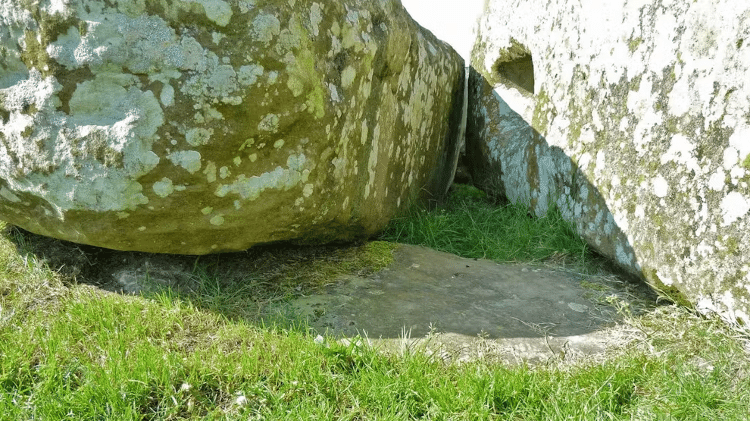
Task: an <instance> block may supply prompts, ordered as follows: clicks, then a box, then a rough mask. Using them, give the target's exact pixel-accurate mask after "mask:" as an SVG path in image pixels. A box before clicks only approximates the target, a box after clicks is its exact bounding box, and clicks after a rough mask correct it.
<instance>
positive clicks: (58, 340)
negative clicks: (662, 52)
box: [0, 198, 750, 420]
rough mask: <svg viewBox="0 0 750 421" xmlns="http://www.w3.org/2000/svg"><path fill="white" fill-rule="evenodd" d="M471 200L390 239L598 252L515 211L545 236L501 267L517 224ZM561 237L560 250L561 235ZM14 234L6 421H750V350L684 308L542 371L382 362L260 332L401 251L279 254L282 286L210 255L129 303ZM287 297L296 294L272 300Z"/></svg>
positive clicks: (2, 283) (344, 347)
mask: <svg viewBox="0 0 750 421" xmlns="http://www.w3.org/2000/svg"><path fill="white" fill-rule="evenodd" d="M454 199H455V198H454ZM462 201H463V203H461V202H460V201H454V202H453V203H452V204H449V207H447V208H445V209H439V210H437V211H434V212H418V213H416V216H413V217H412V218H411V219H408V220H401V221H399V222H397V223H396V224H395V225H394V226H393V227H392V228H391V231H389V234H388V235H389V236H393V235H396V234H395V233H403V232H406V230H408V229H411V228H410V227H412V226H417V225H418V224H423V223H424V222H420V221H421V220H422V219H424V220H428V219H429V220H433V222H432V223H433V224H437V225H439V224H443V223H444V222H440V221H444V220H445V219H451V218H453V217H454V216H455V215H459V216H461V215H463V216H462V217H463V218H465V219H466V218H469V217H470V218H471V220H472V222H465V223H462V224H458V226H456V223H455V222H453V223H452V224H454V225H452V226H453V227H452V228H450V229H448V230H447V231H446V230H445V229H442V228H441V229H440V230H437V228H436V230H435V231H434V232H432V233H428V234H425V235H426V236H427V237H430V236H432V237H433V238H434V239H435V240H436V241H438V239H437V237H439V236H442V237H447V238H445V239H443V240H441V241H443V243H444V244H445V245H446V247H449V246H452V247H455V250H459V251H462V250H463V251H462V253H464V252H465V251H466V250H474V251H475V253H477V254H476V255H475V256H477V257H481V256H487V257H490V258H494V259H497V260H512V261H517V260H524V259H531V260H535V261H539V260H544V259H549V258H550V257H552V258H554V256H555V253H556V252H557V253H561V254H564V255H565V256H573V257H574V258H576V259H577V258H578V257H577V256H580V255H581V254H584V253H586V249H585V247H580V246H576V245H575V242H574V241H572V240H570V239H569V238H568V239H564V238H563V239H560V238H558V239H556V240H549V238H545V237H554V236H555V235H557V234H554V232H557V230H561V229H562V228H560V226H559V224H557V223H551V222H550V221H551V220H547V221H544V222H543V223H542V222H538V221H537V222H535V221H534V220H532V219H530V218H528V217H526V216H525V214H523V213H522V212H521V211H520V210H518V209H515V208H503V209H504V210H503V211H504V212H508V211H510V212H511V213H513V212H515V213H516V214H517V215H521V216H522V217H523V218H521V217H517V219H511V220H515V221H516V222H515V224H516V225H517V228H519V227H525V226H526V225H525V224H526V223H527V221H526V219H525V218H528V219H529V222H528V224H529V225H528V227H531V228H528V229H529V230H536V229H539V230H540V231H535V233H534V234H528V233H527V234H528V235H526V236H525V239H524V240H522V241H520V242H519V243H514V241H511V240H509V241H508V242H509V243H514V244H516V245H515V246H513V247H510V248H508V249H509V250H511V251H513V250H515V251H513V253H511V254H506V255H495V254H491V253H493V250H492V249H493V244H495V245H498V244H500V243H502V242H501V241H499V240H498V239H495V240H492V239H491V238H489V237H491V235H490V234H489V233H488V232H487V231H488V229H489V228H490V227H489V225H490V224H491V223H490V221H491V220H493V219H491V218H502V216H499V215H497V214H495V212H494V211H493V209H492V206H490V205H489V204H486V202H483V201H482V200H474V199H472V200H470V201H468V203H467V201H466V200H462ZM498 212H499V211H498ZM553 217H554V215H553ZM521 219H522V221H519V220H521ZM475 223H476V225H474V224H475ZM446 224H448V225H449V226H451V225H450V224H449V223H447V222H446ZM535 224H541V228H539V227H537V226H536V225H535ZM555 224H557V226H556V227H554V228H552V229H551V231H547V235H545V234H544V227H545V226H547V227H549V226H553V225H555ZM1 225H2V223H0V229H2V226H1ZM427 225H428V226H429V223H427ZM472 226H474V227H476V228H475V230H476V231H479V232H470V231H471V230H470V229H469V228H470V227H472ZM562 230H563V232H564V229H562ZM3 232H4V235H3V236H1V237H0V420H26V419H34V420H180V419H215V420H248V419H274V420H275V419H280V420H284V419H289V420H307V419H336V420H416V419H426V420H485V419H488V420H746V419H750V415H749V413H748V408H750V358H748V356H749V354H748V351H750V349H749V348H748V340H747V336H746V335H742V334H740V333H738V332H737V331H735V330H733V329H731V328H730V327H728V326H726V325H725V324H723V323H721V322H720V321H718V320H714V319H711V318H706V317H702V316H699V315H696V314H695V313H693V312H691V311H690V310H688V309H685V308H682V307H679V306H661V307H658V308H656V309H655V310H652V311H650V312H648V313H646V314H643V315H640V316H637V317H636V316H632V315H631V316H629V317H627V318H626V322H625V330H626V331H628V332H629V335H630V336H629V338H630V339H629V340H628V341H625V342H623V343H622V344H620V345H613V348H612V349H611V350H610V351H609V352H608V353H607V354H605V355H603V356H599V357H596V358H591V359H584V360H579V361H577V362H575V363H567V362H565V361H551V362H549V363H548V364H545V365H540V366H534V367H530V366H504V365H499V364H490V363H487V362H483V361H474V362H469V363H464V364H446V363H444V362H443V361H442V360H441V359H435V358H430V357H429V356H427V355H425V354H423V353H420V352H417V351H405V352H403V353H400V354H383V353H380V352H377V351H375V350H373V349H370V348H368V347H366V346H361V345H357V343H358V341H357V340H354V341H351V342H349V344H343V343H340V342H337V341H335V340H333V339H332V338H324V340H323V341H322V343H321V341H320V340H319V339H318V338H316V336H317V335H316V334H315V333H312V332H310V331H309V330H307V329H306V328H305V326H303V325H297V326H283V325H266V324H263V323H260V322H258V319H257V318H254V317H253V312H255V311H258V310H259V308H260V307H259V306H258V305H257V302H256V301H264V302H265V301H269V300H272V299H273V297H274V296H278V297H281V298H280V299H283V296H284V295H286V294H293V293H294V291H295V290H296V287H294V284H295V282H296V283H298V284H300V285H301V284H304V282H305V280H304V279H302V278H307V277H311V278H313V281H310V285H307V286H305V288H308V287H309V288H313V287H314V286H315V285H321V284H324V283H325V279H326V277H327V276H330V275H332V274H333V275H335V274H338V273H344V272H352V271H355V272H357V271H361V270H372V269H374V268H378V267H382V266H383V265H386V264H387V261H388V255H389V251H390V250H392V246H390V245H388V244H387V243H382V242H380V243H370V244H371V245H365V246H362V247H369V248H370V249H368V250H365V252H364V253H361V252H362V250H360V253H356V255H355V256H352V255H348V254H347V253H349V252H347V251H346V250H343V249H342V250H339V251H333V252H330V253H329V252H325V253H323V252H321V253H322V254H318V255H316V256H317V257H316V258H318V257H320V258H323V257H325V258H324V263H325V264H324V265H323V268H324V269H312V268H311V266H309V265H308V263H309V262H307V261H306V260H305V259H304V258H302V257H300V255H298V253H299V251H294V252H293V253H292V254H291V255H285V257H278V254H283V253H281V251H279V252H278V253H274V255H275V256H276V257H274V258H275V259H276V260H272V261H271V262H272V263H273V264H274V265H277V266H278V267H279V269H278V270H276V271H272V270H271V269H269V267H268V266H265V265H261V264H260V263H259V267H258V275H257V276H255V277H253V278H242V279H239V278H231V276H232V273H231V271H228V270H227V271H224V270H222V265H223V264H225V263H226V262H222V261H221V260H220V257H206V258H201V259H199V260H197V261H195V264H194V266H193V268H192V272H191V276H193V277H194V279H192V282H191V285H192V286H191V289H190V290H189V291H187V292H180V291H177V290H174V289H171V288H169V287H164V288H161V289H154V290H150V291H149V292H148V293H145V294H143V295H122V294H115V293H111V292H106V291H104V290H102V289H101V288H98V287H96V286H92V285H89V284H85V283H81V282H77V281H76V277H75V276H73V275H71V274H70V273H67V272H65V271H64V270H58V265H55V264H52V267H54V268H55V269H56V270H52V269H50V265H51V263H50V262H51V261H50V260H49V259H44V258H42V257H40V256H39V254H38V253H35V252H34V250H33V249H34V247H35V246H34V244H32V243H31V242H30V241H31V240H29V238H30V237H27V236H24V235H22V234H19V233H17V232H14V231H10V230H7V229H5V230H3ZM451 232H454V233H456V235H453V234H450V233H451ZM441 233H442V234H441ZM521 234H523V233H521ZM398 235H401V234H398ZM465 235H470V236H471V237H470V238H475V239H477V238H485V237H486V239H485V241H486V244H485V245H482V246H481V247H476V248H474V247H471V246H470V244H468V240H466V239H464V238H463V236H465ZM493 235H500V234H493ZM519 235H520V234H519ZM487 236H488V237H487ZM388 238H392V237H388ZM451 238H452V239H451ZM563 240H564V241H563ZM548 241H552V242H548ZM568 241H572V242H571V243H570V244H571V245H568V246H564V247H563V246H560V244H563V245H564V244H568V243H567V242H568ZM428 244H432V243H428ZM523 244H526V246H523ZM524 247H526V248H524ZM554 247H562V249H557V250H555V249H554ZM534 248H541V250H532V249H534ZM263 253H270V251H264V252H263ZM295 253H297V254H295ZM295 256H296V257H295ZM357 256H364V257H361V258H360V257H357ZM502 256H505V257H502ZM267 258H270V257H269V256H268V255H266V254H261V255H260V256H259V261H263V262H265V261H266V260H265V259H267ZM217 259H218V260H217ZM336 262H339V263H341V265H336V264H335V263H336ZM329 265H333V266H336V267H335V268H330V267H329ZM368 268H369V269H368ZM329 271H331V272H329ZM342 271H343V272H342ZM72 273H74V274H75V273H78V272H76V271H74V272H72ZM326 274H328V275H326ZM77 276H81V275H80V274H78V275H77ZM240 281H242V282H240ZM277 281H278V282H279V283H280V284H281V285H282V286H281V287H279V288H277V289H274V288H271V287H270V286H269V285H270V283H271V282H277Z"/></svg>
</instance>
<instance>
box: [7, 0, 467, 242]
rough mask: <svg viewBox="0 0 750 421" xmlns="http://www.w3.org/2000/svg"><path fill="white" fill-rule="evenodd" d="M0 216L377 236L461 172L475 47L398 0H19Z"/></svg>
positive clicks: (282, 236) (106, 225) (165, 229)
mask: <svg viewBox="0 0 750 421" xmlns="http://www.w3.org/2000/svg"><path fill="white" fill-rule="evenodd" d="M0 21H2V22H3V24H2V25H1V26H0V57H1V59H0V218H2V219H4V220H6V221H8V222H10V223H12V224H15V225H18V226H20V227H23V228H25V229H28V230H30V231H33V232H36V233H39V234H43V235H47V236H51V237H55V238H60V239H65V240H71V241H75V242H79V243H85V244H91V245H96V246H102V247H108V248H113V249H120V250H139V251H148V252H160V253H183V254H205V253H212V252H220V251H230V250H242V249H246V248H247V247H249V246H251V245H253V244H257V243H267V242H273V241H279V240H299V241H302V242H326V241H330V240H347V239H352V238H355V237H363V236H367V235H370V234H372V233H374V232H376V231H378V230H379V229H381V228H382V227H383V226H384V225H385V224H386V223H387V222H388V220H389V219H390V218H391V217H392V216H393V215H394V214H395V213H396V212H397V211H398V210H399V209H400V208H402V207H404V206H406V205H407V204H410V203H411V202H413V201H414V200H416V199H418V197H419V196H420V195H423V194H424V193H425V192H426V193H427V195H433V196H435V197H439V196H441V195H442V194H444V193H445V191H446V190H447V188H448V186H449V184H450V181H451V179H452V176H453V171H454V170H455V165H456V160H457V153H458V151H457V148H458V143H459V139H458V131H459V125H460V118H461V109H462V104H463V102H462V98H461V97H462V92H463V83H464V82H463V81H464V78H463V72H464V70H463V69H464V67H463V60H462V59H461V58H460V56H459V55H458V54H457V53H456V52H455V51H453V49H452V48H450V47H449V46H448V45H447V44H445V43H443V42H441V41H439V40H437V39H436V38H435V37H433V36H432V34H431V33H429V32H428V31H425V30H423V29H422V28H421V27H419V26H418V25H417V24H416V23H415V22H414V21H413V20H412V19H411V18H410V17H409V15H408V14H407V13H406V12H405V11H404V9H403V8H402V6H401V4H400V3H399V2H398V1H395V0H388V1H379V2H361V1H355V0H344V1H328V0H326V1H322V0H321V1H302V0H290V1H283V2H280V1H265V0H250V1H238V0H235V1H222V0H197V1H181V2H164V1H155V2H151V1H148V2H147V1H142V0H125V1H118V2H109V1H96V0H74V1H66V2H60V1H41V2H3V7H0Z"/></svg>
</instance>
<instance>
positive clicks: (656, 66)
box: [467, 0, 750, 324]
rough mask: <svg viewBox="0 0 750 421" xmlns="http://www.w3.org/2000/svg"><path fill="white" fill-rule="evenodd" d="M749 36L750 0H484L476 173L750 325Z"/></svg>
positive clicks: (682, 296) (681, 295) (476, 85)
mask: <svg viewBox="0 0 750 421" xmlns="http://www.w3.org/2000/svg"><path fill="white" fill-rule="evenodd" d="M518 10H523V11H524V18H523V19H519V18H518ZM748 40H750V5H749V4H748V3H747V2H736V1H733V0H718V1H716V0H696V1H670V2H666V1H658V0H643V1H631V0H616V1H607V2H600V1H594V0H590V1H582V2H571V1H565V0H555V1H547V0H544V1H537V0H522V1H515V2H508V1H490V2H489V3H488V7H487V9H486V11H485V13H484V15H483V17H482V18H481V19H480V23H479V35H478V38H477V41H476V44H475V48H474V51H473V54H472V67H473V69H474V70H473V71H472V74H471V77H470V82H469V96H470V99H469V104H470V105H469V107H470V109H469V119H468V123H467V153H468V154H469V155H470V158H471V160H472V161H473V167H472V168H474V170H475V173H474V174H473V175H474V178H475V180H476V181H478V182H479V183H481V184H483V185H484V186H485V187H487V188H490V189H494V190H495V191H496V192H497V193H500V194H504V195H506V196H507V197H508V199H509V200H510V201H512V202H514V203H515V202H520V203H525V204H527V205H528V206H529V208H530V209H531V210H533V211H534V212H535V213H536V214H537V215H543V214H545V213H546V211H547V208H548V207H549V206H550V205H551V204H555V205H556V206H557V207H558V208H559V209H560V210H561V211H562V213H563V215H564V217H565V218H566V219H567V220H569V221H571V222H573V223H575V224H576V226H577V229H578V231H579V233H580V234H581V235H582V236H583V237H584V238H586V239H587V241H588V242H589V244H591V245H592V247H594V248H595V249H596V250H598V251H599V252H600V253H602V254H604V255H606V256H608V257H610V258H612V259H613V260H615V261H616V262H618V263H619V265H620V266H621V267H623V268H624V269H626V270H628V271H629V272H631V273H633V274H635V275H637V276H640V277H641V278H643V279H645V280H647V281H648V282H649V283H650V284H652V285H653V286H655V287H657V288H658V289H659V290H661V291H663V292H665V293H668V294H669V295H671V296H672V297H673V298H674V299H676V300H677V301H679V302H681V303H684V304H688V303H691V304H694V305H697V307H698V308H699V309H701V310H703V311H707V312H717V313H719V314H721V315H723V316H724V317H725V318H726V319H727V320H729V321H730V322H739V323H744V324H747V323H750V255H748V253H746V252H745V250H750V78H749V77H748V75H749V74H750V42H748Z"/></svg>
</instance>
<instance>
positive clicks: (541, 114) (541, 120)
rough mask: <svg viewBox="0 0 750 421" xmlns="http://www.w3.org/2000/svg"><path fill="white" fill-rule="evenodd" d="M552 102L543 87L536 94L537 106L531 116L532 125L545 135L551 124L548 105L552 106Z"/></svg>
mask: <svg viewBox="0 0 750 421" xmlns="http://www.w3.org/2000/svg"><path fill="white" fill-rule="evenodd" d="M550 102H551V101H550V97H549V95H548V94H547V91H545V90H544V89H542V90H541V91H540V92H539V94H538V95H537V96H536V107H535V108H534V115H533V116H532V118H531V126H532V127H533V128H534V129H535V130H536V131H537V132H539V133H541V134H543V135H544V134H546V133H547V128H548V125H549V116H548V112H549V110H548V107H549V106H550ZM553 114H554V111H553Z"/></svg>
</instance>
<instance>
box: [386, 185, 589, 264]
mask: <svg viewBox="0 0 750 421" xmlns="http://www.w3.org/2000/svg"><path fill="white" fill-rule="evenodd" d="M381 239H383V240H386V241H394V242H401V243H408V244H416V245H422V246H425V247H429V248H433V249H436V250H440V251H445V252H448V253H453V254H456V255H459V256H463V257H470V258H484V259H490V260H495V261H497V262H529V261H534V262H545V261H551V262H553V263H555V264H567V265H574V266H577V267H578V268H580V269H585V268H590V269H594V268H593V266H596V265H598V264H599V260H600V259H598V257H597V256H596V255H595V254H594V253H593V252H592V251H591V249H590V248H589V247H588V245H587V244H586V242H585V241H583V240H582V239H581V238H580V237H579V236H578V235H577V234H576V232H575V229H574V228H573V227H572V225H571V224H569V223H568V222H566V221H565V220H564V219H563V218H562V215H561V214H560V211H559V210H558V209H557V208H555V207H552V208H550V210H549V212H548V213H547V215H545V216H544V217H543V218H536V217H532V216H530V215H529V213H528V210H527V209H526V207H525V206H523V205H513V204H506V205H496V204H495V203H493V201H492V200H491V199H490V198H488V197H487V196H486V195H485V194H484V193H483V192H481V191H480V190H477V189H476V188H474V187H471V186H464V185H454V187H453V188H452V191H451V193H450V195H449V198H448V200H447V201H446V203H445V204H443V205H442V206H440V207H438V208H437V209H434V210H428V209H425V208H420V207H414V208H412V209H410V210H409V211H408V212H407V213H406V214H405V215H403V216H401V217H399V218H396V219H394V220H393V222H392V223H391V224H390V226H389V227H388V228H387V229H386V230H385V232H384V233H383V234H382V235H381Z"/></svg>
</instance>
